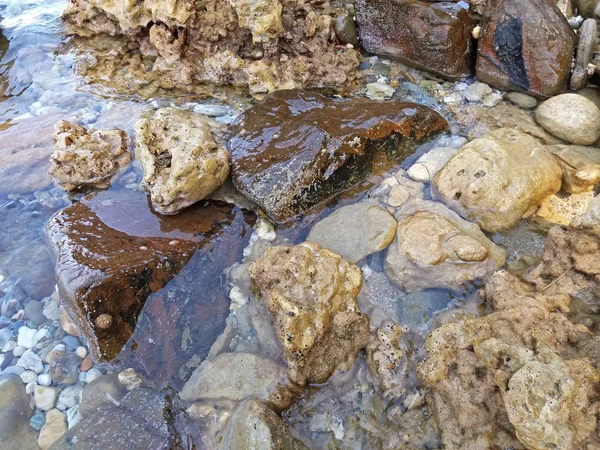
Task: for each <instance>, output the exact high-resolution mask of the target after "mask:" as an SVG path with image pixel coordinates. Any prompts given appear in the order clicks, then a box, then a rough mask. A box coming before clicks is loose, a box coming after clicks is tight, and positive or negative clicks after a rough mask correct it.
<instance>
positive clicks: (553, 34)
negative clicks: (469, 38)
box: [476, 0, 576, 97]
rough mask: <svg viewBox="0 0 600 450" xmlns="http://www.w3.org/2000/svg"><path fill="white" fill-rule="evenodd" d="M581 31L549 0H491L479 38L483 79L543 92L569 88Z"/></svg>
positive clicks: (479, 67) (538, 93) (503, 86)
mask: <svg viewBox="0 0 600 450" xmlns="http://www.w3.org/2000/svg"><path fill="white" fill-rule="evenodd" d="M575 39H576V38H575V33H574V32H573V30H572V29H571V26H570V25H569V23H568V22H567V19H566V18H565V17H564V16H563V15H562V13H561V12H560V11H559V10H558V8H556V7H555V5H553V4H550V2H548V1H547V0H491V1H489V2H488V4H487V7H486V9H485V13H484V17H483V22H482V24H481V37H480V38H479V40H478V43H477V63H476V72H477V79H478V80H479V81H482V82H484V83H487V84H489V85H491V86H494V87H497V88H500V89H504V90H514V91H519V92H525V93H528V94H531V95H535V96H539V97H550V96H552V95H557V94H560V93H562V92H564V90H565V89H566V88H567V82H568V81H569V75H570V71H571V60H572V57H573V50H574V48H575Z"/></svg>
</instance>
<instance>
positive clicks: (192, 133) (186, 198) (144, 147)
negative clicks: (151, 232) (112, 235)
mask: <svg viewBox="0 0 600 450" xmlns="http://www.w3.org/2000/svg"><path fill="white" fill-rule="evenodd" d="M216 126H217V123H216V122H215V121H214V120H212V119H210V118H208V117H206V116H201V115H198V114H194V113H193V112H191V111H182V110H178V109H175V108H164V109H159V110H158V111H157V112H156V114H155V115H154V117H153V118H151V119H140V121H138V122H137V123H136V125H135V157H136V159H137V160H138V161H139V162H140V165H141V166H142V172H143V174H144V177H143V186H144V187H145V188H146V190H148V192H150V195H151V198H152V205H153V206H154V208H155V209H156V210H157V211H158V212H160V213H161V214H176V213H177V212H179V211H180V210H182V209H183V208H186V207H188V206H190V205H192V204H194V203H196V202H198V201H200V200H202V199H204V198H206V197H207V196H208V195H209V194H210V193H212V192H213V191H214V190H216V189H217V188H218V187H219V186H221V185H222V184H223V183H224V182H225V180H226V179H227V175H229V153H227V150H225V148H224V147H222V146H219V145H218V144H217V143H216V142H215V140H214V138H213V134H212V131H211V130H212V128H215V127H216Z"/></svg>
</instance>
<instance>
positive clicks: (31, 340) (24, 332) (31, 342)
mask: <svg viewBox="0 0 600 450" xmlns="http://www.w3.org/2000/svg"><path fill="white" fill-rule="evenodd" d="M37 342H38V341H37V330H36V329H33V328H29V327H21V328H19V337H18V338H17V343H18V344H19V345H20V346H21V347H25V348H33V347H35V345H36V344H37Z"/></svg>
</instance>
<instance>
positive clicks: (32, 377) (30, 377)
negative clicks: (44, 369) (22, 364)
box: [20, 370, 38, 384]
mask: <svg viewBox="0 0 600 450" xmlns="http://www.w3.org/2000/svg"><path fill="white" fill-rule="evenodd" d="M20 376H21V381H23V383H25V384H28V383H36V382H37V380H38V375H37V373H35V372H34V371H33V370H26V371H25V372H23V373H22V374H21V375H20Z"/></svg>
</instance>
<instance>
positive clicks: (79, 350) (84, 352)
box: [75, 345, 88, 359]
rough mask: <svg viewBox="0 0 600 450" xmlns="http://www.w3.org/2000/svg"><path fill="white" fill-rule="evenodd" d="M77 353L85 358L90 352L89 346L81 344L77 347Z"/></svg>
mask: <svg viewBox="0 0 600 450" xmlns="http://www.w3.org/2000/svg"><path fill="white" fill-rule="evenodd" d="M75 353H76V354H77V356H79V357H80V358H81V359H85V357H86V356H87V354H88V351H87V348H85V347H83V346H81V345H80V346H79V347H77V348H76V349H75Z"/></svg>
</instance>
